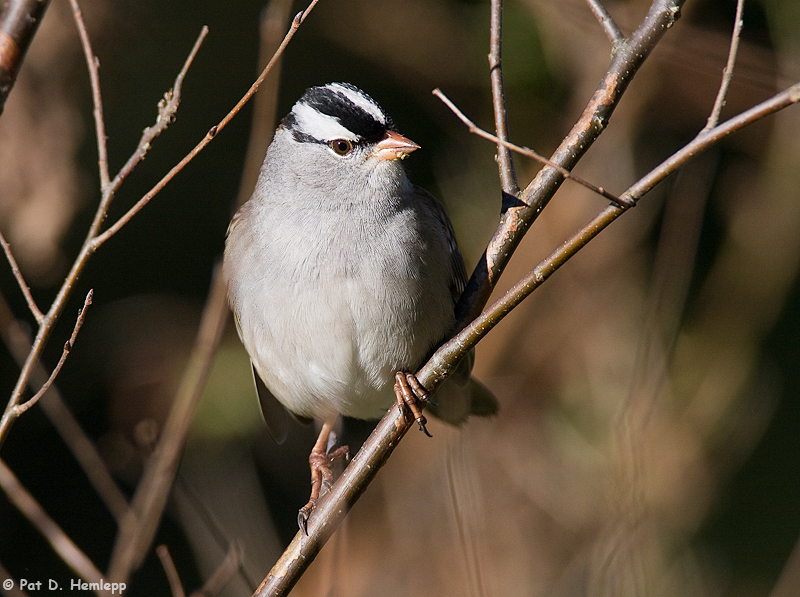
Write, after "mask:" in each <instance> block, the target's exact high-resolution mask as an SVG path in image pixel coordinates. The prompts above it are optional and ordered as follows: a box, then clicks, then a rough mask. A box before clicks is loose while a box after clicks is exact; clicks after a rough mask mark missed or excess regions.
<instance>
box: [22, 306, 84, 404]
mask: <svg viewBox="0 0 800 597" xmlns="http://www.w3.org/2000/svg"><path fill="white" fill-rule="evenodd" d="M93 295H94V292H93V291H92V290H90V291H89V293H88V294H87V295H86V299H85V300H84V301H83V308H81V309H80V311H78V318H77V319H76V320H75V327H73V328H72V335H71V336H70V337H69V340H67V341H66V342H65V343H64V350H62V351H61V357H60V358H59V359H58V363H56V366H55V367H54V368H53V371H52V373H50V377H48V378H47V381H46V382H44V384H43V385H42V387H41V388H39V391H38V392H36V394H34V395H33V397H32V398H31V399H30V400H28V401H27V402H23V403H22V404H19V405H17V406H15V407H14V408H13V416H15V417H18V416H20V415H21V414H22V413H24V412H25V411H26V410H28V409H29V408H30V407H31V406H33V405H34V404H36V403H37V402H38V401H39V398H41V397H42V396H44V393H45V392H47V390H48V389H50V386H51V385H52V383H53V381H54V380H55V379H56V377H57V376H58V374H59V373H60V372H61V367H63V366H64V363H65V362H66V360H67V357H68V356H69V353H70V351H72V347H73V345H74V344H75V340H76V339H77V338H78V332H80V331H81V326H82V325H83V322H84V320H85V319H86V309H87V308H88V307H89V305H91V304H92V296H93Z"/></svg>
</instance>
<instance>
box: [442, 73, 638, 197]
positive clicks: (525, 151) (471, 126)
mask: <svg viewBox="0 0 800 597" xmlns="http://www.w3.org/2000/svg"><path fill="white" fill-rule="evenodd" d="M433 95H435V96H436V97H438V98H439V99H440V100H442V102H443V103H444V105H445V106H447V107H448V108H450V110H452V112H453V114H455V115H456V116H457V117H458V119H459V120H461V122H463V123H464V124H465V125H466V126H467V130H469V132H470V133H474V134H476V135H478V136H479V137H483V138H484V139H488V140H489V141H494V142H495V143H497V144H498V145H502V146H503V147H506V148H507V149H510V150H512V151H516V152H517V153H519V154H520V155H524V156H527V157H529V158H532V159H534V160H536V161H537V162H540V163H542V164H544V165H545V166H550V167H551V168H553V169H555V170H556V171H558V173H559V174H561V176H563V177H564V178H568V179H570V180H572V181H574V182H576V183H578V184H579V185H582V186H584V187H586V188H587V189H589V190H590V191H592V192H594V193H597V194H598V195H602V196H603V197H605V198H606V199H608V200H610V201H612V202H613V203H616V204H617V205H619V206H620V207H623V208H628V207H633V206H634V205H635V204H634V203H633V202H632V201H630V200H626V199H623V198H622V197H617V196H616V195H614V194H613V193H610V192H609V191H607V190H605V189H604V188H603V187H598V186H596V185H594V184H592V183H591V182H589V181H588V180H584V179H583V178H581V177H580V176H577V175H576V174H573V173H572V172H570V171H569V170H567V169H566V168H563V167H561V166H559V165H558V164H556V163H555V162H551V161H550V160H548V159H547V158H546V157H544V156H543V155H541V154H539V153H536V152H535V151H533V150H532V149H531V148H529V147H522V146H520V145H516V144H514V143H510V142H509V141H506V140H504V139H499V138H498V137H496V136H495V135H493V134H491V133H490V132H488V131H485V130H484V129H482V128H480V127H479V126H478V125H476V124H475V123H474V122H472V120H470V119H469V118H467V116H466V115H465V114H464V113H463V112H462V111H461V110H460V109H459V108H458V106H456V105H455V104H454V103H453V102H452V100H450V98H449V97H447V96H446V95H445V94H444V93H443V92H442V90H441V89H434V90H433Z"/></svg>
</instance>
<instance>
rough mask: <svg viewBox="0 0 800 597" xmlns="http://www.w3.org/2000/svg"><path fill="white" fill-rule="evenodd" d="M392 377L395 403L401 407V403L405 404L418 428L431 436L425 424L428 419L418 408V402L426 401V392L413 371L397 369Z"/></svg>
mask: <svg viewBox="0 0 800 597" xmlns="http://www.w3.org/2000/svg"><path fill="white" fill-rule="evenodd" d="M394 379H395V384H394V393H395V395H396V396H397V403H398V404H399V405H400V407H401V408H402V407H403V405H405V406H407V407H408V410H410V411H411V414H412V415H413V416H414V420H415V421H416V422H417V425H419V430H420V431H424V432H425V435H427V436H428V437H433V436H432V435H431V434H430V433H428V428H427V427H426V426H425V425H426V424H427V422H428V420H427V419H426V418H425V415H423V414H422V411H421V410H420V408H419V405H420V403H422V404H424V403H425V402H427V401H428V392H427V391H426V390H425V388H423V387H422V384H421V383H419V381H417V378H416V377H415V376H414V374H413V373H408V372H405V371H398V372H397V373H395V374H394Z"/></svg>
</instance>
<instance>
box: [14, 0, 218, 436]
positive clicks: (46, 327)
mask: <svg viewBox="0 0 800 597" xmlns="http://www.w3.org/2000/svg"><path fill="white" fill-rule="evenodd" d="M71 1H73V2H74V1H75V0H71ZM79 22H80V19H79ZM203 36H204V35H203V34H201V39H202V37H203ZM198 43H199V42H198ZM196 48H197V44H195V50H193V53H194V52H196ZM88 50H89V51H88V52H87V54H86V55H87V56H89V57H90V56H93V54H92V52H91V48H90V47H89V48H88ZM92 68H93V67H92V65H91V63H90V64H89V69H90V71H91V69H92ZM184 68H185V67H184ZM96 111H97V110H96ZM98 113H99V112H98ZM100 120H101V122H102V118H101V119H100ZM166 124H168V123H165V124H164V126H166ZM137 151H138V150H137ZM114 191H115V187H114V184H113V183H111V184H109V185H107V186H106V188H105V190H104V192H103V197H102V199H101V201H100V204H99V206H98V208H97V210H96V212H95V215H94V219H93V221H92V224H91V226H90V227H89V232H88V233H87V235H86V240H84V243H83V246H82V247H81V249H80V251H79V253H78V256H77V257H76V258H75V261H74V262H73V263H72V267H71V268H70V271H69V273H68V274H67V276H66V277H65V278H64V282H63V283H62V285H61V288H60V289H59V291H58V293H57V294H56V298H55V299H54V300H53V302H52V304H51V305H50V309H49V310H48V311H47V313H46V314H45V315H44V316H43V317H42V319H41V320H40V321H39V322H38V323H39V328H38V330H37V332H36V337H35V338H34V341H33V344H32V346H31V350H30V352H29V353H28V358H27V359H26V360H25V362H24V364H23V365H22V368H21V371H20V374H19V377H18V378H17V383H16V385H15V386H14V390H13V391H12V393H11V397H10V398H9V401H8V404H7V405H6V408H5V411H4V412H3V416H2V418H0V446H1V445H2V443H3V442H4V441H5V438H6V436H7V435H8V431H9V429H10V428H11V425H12V424H13V422H14V421H15V420H16V418H17V416H16V414H15V413H16V407H17V406H18V405H19V404H20V403H21V402H22V395H23V393H24V392H25V389H26V388H27V387H28V385H29V383H30V378H31V375H32V373H33V370H34V367H35V366H36V363H37V361H38V360H39V358H40V356H41V354H42V351H43V350H44V347H45V345H46V344H47V341H48V339H49V338H50V334H51V332H52V330H53V327H54V326H55V324H56V322H57V321H58V319H59V317H60V316H61V314H62V312H63V310H64V308H65V307H66V304H67V301H68V299H69V297H70V295H71V294H72V290H73V289H74V287H75V285H76V284H77V281H78V278H79V277H80V275H81V273H82V272H83V269H84V268H85V267H86V264H87V263H88V261H89V259H90V258H91V256H92V255H94V252H95V251H96V250H97V248H98V246H99V244H97V245H96V244H95V243H94V240H95V238H96V236H95V235H96V234H97V232H98V231H99V229H100V226H101V225H102V223H103V221H104V219H105V216H106V213H107V211H108V206H109V203H110V200H111V198H112V196H113V194H114Z"/></svg>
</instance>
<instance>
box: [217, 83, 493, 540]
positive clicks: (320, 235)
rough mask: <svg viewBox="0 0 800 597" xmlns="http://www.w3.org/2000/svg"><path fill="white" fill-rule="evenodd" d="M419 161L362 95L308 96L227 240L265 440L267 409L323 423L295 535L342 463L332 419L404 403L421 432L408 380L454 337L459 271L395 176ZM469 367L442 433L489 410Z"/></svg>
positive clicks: (437, 216) (425, 209) (272, 424)
mask: <svg viewBox="0 0 800 597" xmlns="http://www.w3.org/2000/svg"><path fill="white" fill-rule="evenodd" d="M417 149H419V146H418V145H417V144H415V143H414V142H413V141H411V140H410V139H408V138H406V137H404V136H402V135H401V134H399V133H398V132H397V130H396V129H395V125H394V123H393V122H392V119H391V118H390V117H389V116H388V114H386V112H385V111H384V110H383V108H381V107H380V106H379V105H378V103H377V102H376V101H375V100H373V99H372V98H371V97H370V96H369V95H367V94H366V93H364V92H363V91H361V90H360V89H358V88H357V87H354V86H353V85H350V84H347V83H330V84H328V85H323V86H321V87H312V88H310V89H308V90H307V91H306V92H305V94H304V95H303V96H302V97H301V98H300V99H299V100H298V101H297V103H296V104H294V106H293V107H292V110H291V112H289V114H288V115H287V116H286V117H285V118H284V119H283V121H282V123H281V125H280V126H279V127H278V129H277V131H276V132H275V136H274V138H273V141H272V143H271V145H270V146H269V149H268V150H267V155H266V158H265V159H264V164H263V166H262V167H261V172H260V175H259V178H258V182H257V184H256V187H255V191H254V193H253V196H252V197H251V199H250V200H249V201H248V202H247V203H245V204H244V206H242V208H241V209H240V210H239V211H238V213H237V214H236V215H235V216H234V218H233V220H232V222H231V224H230V228H229V229H228V238H227V242H226V246H225V259H224V271H225V275H226V277H227V282H228V297H229V301H230V305H231V309H232V311H233V313H234V315H235V318H236V325H237V329H238V331H239V336H240V338H241V340H242V342H243V344H244V346H245V348H246V349H247V352H248V354H249V355H250V360H251V362H252V366H253V371H254V377H255V381H256V388H257V390H258V395H259V400H260V403H261V407H262V412H263V413H264V419H265V421H266V422H267V427H268V428H269V430H270V433H271V434H272V435H273V437H275V438H276V440H278V441H279V442H280V441H282V439H283V437H285V433H286V432H285V428H286V427H285V426H286V418H285V411H284V410H283V409H282V408H280V406H279V405H278V404H277V403H276V402H275V399H277V402H279V403H280V404H281V405H283V407H285V409H287V410H288V411H290V412H291V413H293V414H294V415H296V416H298V417H300V418H311V419H316V420H319V421H323V425H322V431H321V433H320V438H319V440H318V441H317V443H316V445H315V447H314V450H313V451H312V454H311V457H310V462H311V468H312V495H311V500H309V503H308V504H306V506H304V507H303V509H301V511H300V515H299V516H298V520H299V522H300V526H301V527H302V528H305V524H306V520H307V518H308V515H309V514H310V512H311V510H312V508H313V506H314V503H315V502H316V500H317V497H318V495H319V491H320V484H330V481H331V473H330V464H331V459H332V458H334V457H338V456H341V455H342V454H343V453H344V452H345V451H346V448H344V450H343V449H342V448H339V449H338V450H335V451H331V452H328V446H327V444H328V436H329V435H330V432H331V429H332V426H333V424H334V422H335V420H336V417H337V416H338V415H345V416H348V417H355V418H360V419H373V418H380V417H381V416H383V415H384V414H385V413H386V410H387V409H388V408H389V406H391V404H392V402H393V401H394V400H396V399H401V398H402V397H404V398H405V400H406V402H408V403H409V406H410V407H411V410H412V412H413V413H414V416H415V418H416V419H417V421H418V422H419V423H420V427H421V428H422V429H425V427H424V425H425V418H424V417H423V416H422V414H421V413H420V412H419V410H418V409H417V408H416V405H415V400H414V399H415V397H416V398H417V399H424V397H425V392H424V389H423V388H421V386H419V385H418V383H417V382H416V379H415V378H414V377H413V375H411V374H410V372H411V371H416V369H417V368H418V367H420V366H421V365H422V364H423V363H424V362H425V360H426V359H427V358H428V357H429V356H430V355H431V354H432V353H433V351H434V350H435V349H436V347H437V346H438V345H439V344H440V343H441V342H442V341H443V340H445V339H446V338H447V337H448V335H449V334H450V333H452V331H453V326H454V324H455V316H454V305H455V302H456V300H457V299H458V297H459V295H460V294H461V292H462V290H463V289H464V285H465V283H466V272H465V269H464V261H463V259H462V257H461V253H460V252H459V249H458V245H457V244H456V239H455V235H454V233H453V228H452V226H451V224H450V220H449V219H448V217H447V215H446V214H445V212H444V210H443V209H442V206H441V205H440V204H439V202H438V201H437V200H436V199H435V198H434V197H433V196H432V195H430V194H429V193H428V192H426V191H425V190H423V189H421V188H420V187H417V186H415V185H413V184H412V183H411V182H410V181H409V180H408V178H407V176H406V174H405V170H404V168H403V166H402V164H401V160H402V159H403V158H405V157H406V156H408V154H410V153H411V152H413V151H416V150H417ZM471 368H472V359H471V358H469V359H465V360H464V361H463V362H462V365H461V366H460V367H459V371H458V372H457V373H456V375H454V376H453V377H451V378H450V379H449V380H448V381H447V382H445V383H444V384H443V385H442V387H441V388H440V389H439V390H438V391H437V393H436V396H435V397H434V398H435V403H436V409H437V412H436V413H435V414H437V415H438V416H440V417H441V418H443V419H444V420H446V421H448V422H451V423H456V424H457V423H460V422H462V421H464V420H465V419H466V418H467V417H468V416H469V414H471V413H473V414H481V415H487V414H491V413H493V412H495V411H496V409H497V403H496V401H495V400H494V397H493V396H491V394H490V393H489V391H488V390H486V388H485V387H483V386H482V385H481V384H479V382H477V381H475V380H474V379H471V378H470V375H469V372H470V370H471ZM451 380H452V381H451ZM409 389H410V390H411V392H410V393H409ZM426 431H427V430H426Z"/></svg>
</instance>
